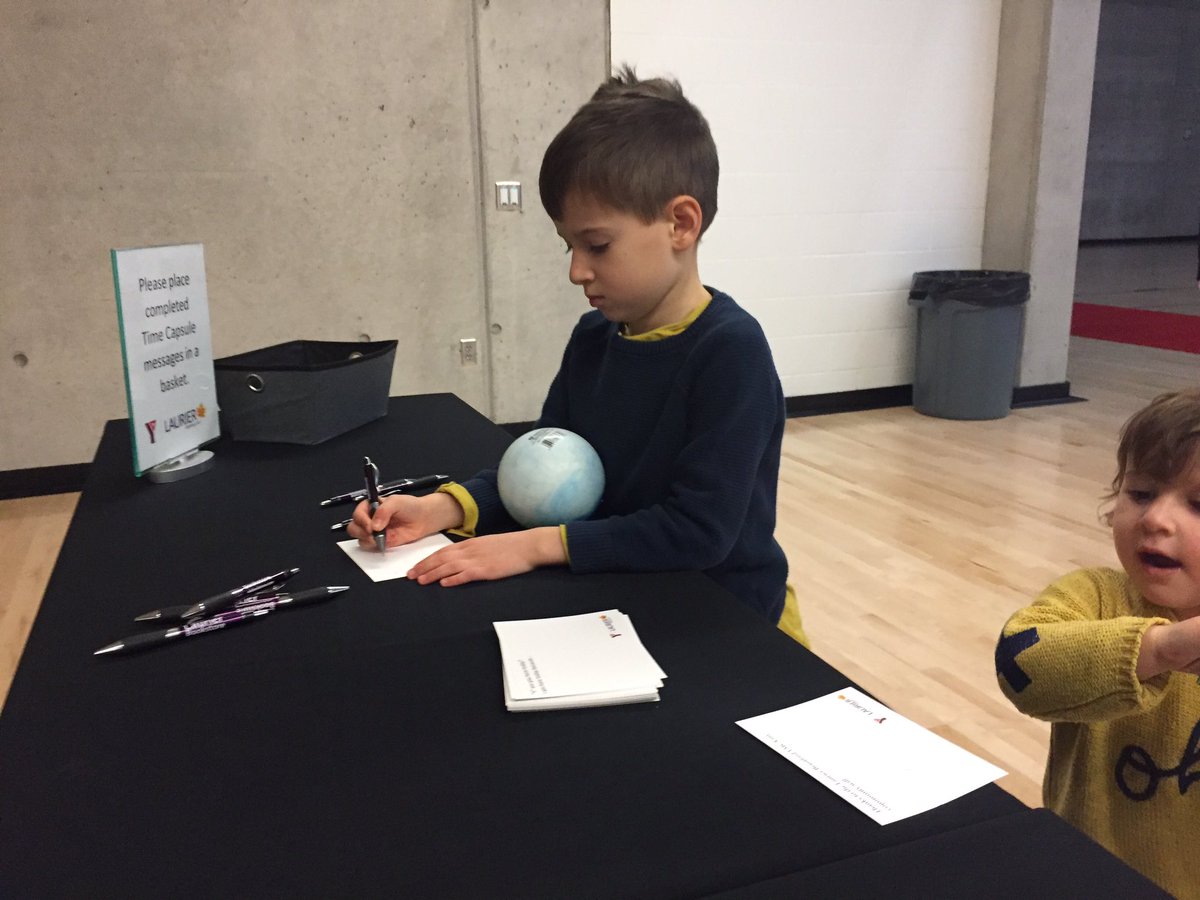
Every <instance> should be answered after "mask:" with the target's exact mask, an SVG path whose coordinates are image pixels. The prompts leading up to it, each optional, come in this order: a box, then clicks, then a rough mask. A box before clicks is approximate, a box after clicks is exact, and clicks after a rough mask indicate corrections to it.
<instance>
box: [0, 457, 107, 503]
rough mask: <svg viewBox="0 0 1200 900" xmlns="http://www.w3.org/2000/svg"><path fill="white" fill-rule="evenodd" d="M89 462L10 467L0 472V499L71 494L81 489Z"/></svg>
mask: <svg viewBox="0 0 1200 900" xmlns="http://www.w3.org/2000/svg"><path fill="white" fill-rule="evenodd" d="M91 467H92V464H91V463H77V464H75V465H70V466H42V467H41V468H37V469H10V470H9V471H7V472H0V500H15V499H17V498H18V497H41V496H44V495H46V494H73V493H75V492H76V491H81V490H83V483H84V481H86V480H87V474H88V470H89V469H91Z"/></svg>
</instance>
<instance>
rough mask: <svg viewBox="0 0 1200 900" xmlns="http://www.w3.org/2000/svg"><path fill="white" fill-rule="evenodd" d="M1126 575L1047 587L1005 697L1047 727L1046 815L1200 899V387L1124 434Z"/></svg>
mask: <svg viewBox="0 0 1200 900" xmlns="http://www.w3.org/2000/svg"><path fill="white" fill-rule="evenodd" d="M1112 488H1113V494H1112V495H1111V496H1112V497H1115V503H1114V505H1113V509H1112V511H1111V512H1110V513H1109V514H1108V516H1107V518H1108V522H1109V524H1110V525H1111V526H1112V532H1113V544H1114V545H1115V547H1116V551H1117V558H1118V559H1119V560H1120V562H1121V568H1122V570H1121V571H1118V570H1115V569H1085V570H1080V571H1076V572H1072V573H1071V574H1069V575H1066V576H1064V577H1063V578H1060V579H1059V580H1058V581H1056V582H1054V583H1053V584H1052V585H1050V586H1049V587H1048V588H1046V590H1045V591H1043V592H1042V594H1041V596H1040V597H1038V599H1037V601H1036V602H1035V603H1034V604H1033V605H1032V606H1028V607H1026V608H1025V609H1022V610H1020V611H1019V612H1017V613H1016V614H1015V615H1014V616H1013V617H1012V618H1011V619H1009V620H1008V622H1007V623H1006V624H1005V626H1004V629H1003V631H1002V633H1001V636H1000V641H999V644H998V645H997V647H996V671H997V676H998V680H999V682H1000V687H1001V690H1003V691H1004V693H1005V695H1006V696H1007V697H1008V698H1009V699H1010V700H1012V702H1013V703H1014V704H1015V705H1016V707H1017V708H1018V709H1019V710H1021V712H1024V713H1027V714H1028V715H1031V716H1035V717H1037V718H1039V719H1045V720H1048V721H1050V722H1052V723H1053V725H1052V728H1051V733H1050V756H1049V759H1048V761H1047V764H1046V777H1045V781H1044V783H1043V786H1042V791H1043V796H1044V798H1045V803H1046V806H1047V807H1048V808H1050V809H1052V810H1053V811H1054V812H1056V813H1058V814H1059V815H1060V816H1062V817H1063V818H1064V819H1066V820H1067V821H1069V822H1071V823H1072V824H1074V825H1075V826H1076V827H1078V828H1079V829H1080V830H1082V831H1085V832H1087V833H1088V834H1089V835H1091V836H1092V837H1093V838H1094V839H1095V840H1096V841H1098V842H1099V843H1101V844H1103V845H1104V846H1105V847H1107V848H1108V849H1109V850H1111V851H1112V852H1113V853H1115V854H1117V855H1118V856H1120V857H1122V858H1123V859H1125V860H1126V861H1127V862H1128V863H1129V864H1130V865H1132V866H1133V867H1135V868H1137V869H1139V870H1140V871H1141V872H1143V873H1144V874H1145V875H1147V876H1148V877H1149V878H1151V879H1153V880H1155V881H1156V882H1158V884H1159V885H1161V886H1162V887H1163V888H1165V889H1166V890H1168V891H1170V892H1172V893H1173V894H1175V895H1176V896H1179V897H1200V855H1198V854H1197V853H1196V847H1195V840H1196V826H1197V825H1198V824H1200V789H1197V790H1193V791H1190V792H1189V791H1188V788H1189V787H1190V786H1192V782H1194V781H1195V780H1196V779H1197V778H1200V684H1198V683H1197V678H1196V676H1197V675H1198V674H1200V391H1186V392H1181V393H1176V394H1165V395H1163V396H1161V397H1159V398H1158V399H1156V400H1155V401H1154V402H1153V403H1151V404H1150V405H1149V406H1148V407H1146V408H1145V409H1143V410H1141V411H1140V412H1138V413H1137V414H1135V415H1134V416H1133V417H1132V418H1131V419H1130V420H1129V421H1128V422H1127V423H1126V425H1125V427H1124V429H1123V430H1122V432H1121V440H1120V444H1119V446H1118V449H1117V474H1116V478H1115V479H1114V480H1113V485H1112Z"/></svg>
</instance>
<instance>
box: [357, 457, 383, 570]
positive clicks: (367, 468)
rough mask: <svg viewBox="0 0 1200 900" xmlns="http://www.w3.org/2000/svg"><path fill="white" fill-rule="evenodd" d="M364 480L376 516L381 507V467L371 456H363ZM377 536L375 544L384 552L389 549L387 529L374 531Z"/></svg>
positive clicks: (373, 513)
mask: <svg viewBox="0 0 1200 900" xmlns="http://www.w3.org/2000/svg"><path fill="white" fill-rule="evenodd" d="M363 480H364V481H366V483H367V500H368V501H370V504H371V505H370V510H371V516H372V517H374V515H375V511H376V510H377V509H379V467H378V466H376V465H375V463H373V462H371V457H369V456H364V457H363ZM371 534H372V535H374V537H375V546H376V547H378V548H379V552H380V553H382V552H383V551H384V550H386V549H387V530H386V529H384V530H383V531H372V532H371Z"/></svg>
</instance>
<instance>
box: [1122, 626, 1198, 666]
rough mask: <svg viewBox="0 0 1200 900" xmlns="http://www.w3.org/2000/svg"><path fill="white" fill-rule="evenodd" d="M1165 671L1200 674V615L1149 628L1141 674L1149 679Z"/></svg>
mask: <svg viewBox="0 0 1200 900" xmlns="http://www.w3.org/2000/svg"><path fill="white" fill-rule="evenodd" d="M1163 672H1190V673H1191V674H1193V675H1200V618H1192V619H1184V620H1183V621H1182V622H1173V623H1172V624H1170V625H1152V626H1150V627H1149V628H1147V629H1146V632H1145V634H1143V635H1142V647H1141V651H1140V653H1139V654H1138V663H1137V675H1138V678H1139V679H1141V680H1142V681H1148V680H1150V679H1151V678H1153V677H1154V676H1155V675H1160V674H1162V673H1163Z"/></svg>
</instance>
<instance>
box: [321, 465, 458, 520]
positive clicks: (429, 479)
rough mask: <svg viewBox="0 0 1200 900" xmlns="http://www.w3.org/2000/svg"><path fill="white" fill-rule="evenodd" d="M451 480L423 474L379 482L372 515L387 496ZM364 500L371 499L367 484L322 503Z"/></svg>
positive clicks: (371, 510) (331, 503) (446, 476)
mask: <svg viewBox="0 0 1200 900" xmlns="http://www.w3.org/2000/svg"><path fill="white" fill-rule="evenodd" d="M369 459H370V457H366V458H365V460H364V466H363V479H364V485H365V484H366V483H368V479H367V467H366V465H365V461H366V460H369ZM375 477H376V479H378V477H379V470H378V468H376V469H375ZM449 480H450V476H449V475H422V476H421V477H420V478H398V479H396V480H395V481H385V482H382V483H379V484H378V491H379V494H378V500H377V501H375V502H374V504H373V505H371V506H370V512H371V515H372V516H374V515H375V511H376V510H377V509H378V508H379V502H381V501H383V500H384V499H386V498H387V497H394V496H396V495H398V494H413V493H415V492H417V491H422V490H425V489H427V488H431V487H437V486H438V485H439V484H445V483H446V482H448V481H449ZM364 500H370V492H369V490H368V489H367V487H365V486H364V487H363V488H361V489H359V490H356V491H347V492H346V493H344V494H336V495H334V496H333V497H329V498H327V499H325V500H322V501H321V505H322V506H333V505H335V504H338V503H349V502H354V503H361V502H362V501H364ZM353 521H354V517H353V516H351V517H350V518H348V519H343V520H342V521H340V522H335V523H334V524H333V525H330V526H329V530H330V531H341V530H343V529H344V528H346V526H348V525H349V524H350V523H351V522H353ZM384 534H386V532H384ZM372 537H374V532H372ZM385 540H386V539H385Z"/></svg>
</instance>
